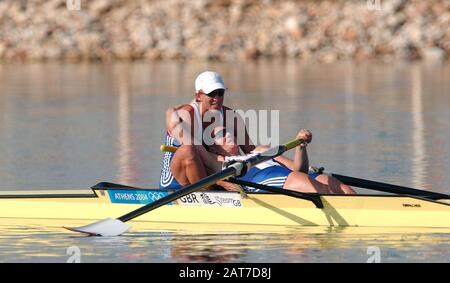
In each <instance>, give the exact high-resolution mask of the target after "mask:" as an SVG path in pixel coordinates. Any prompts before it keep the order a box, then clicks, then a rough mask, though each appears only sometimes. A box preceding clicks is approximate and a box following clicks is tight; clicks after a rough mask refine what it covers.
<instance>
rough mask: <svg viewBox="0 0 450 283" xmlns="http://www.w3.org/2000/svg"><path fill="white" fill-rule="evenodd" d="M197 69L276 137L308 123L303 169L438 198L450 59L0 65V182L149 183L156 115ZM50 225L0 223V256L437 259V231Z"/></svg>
mask: <svg viewBox="0 0 450 283" xmlns="http://www.w3.org/2000/svg"><path fill="white" fill-rule="evenodd" d="M204 69H214V70H217V71H219V72H220V73H222V74H223V76H224V78H225V81H226V84H227V86H228V89H229V91H228V93H227V94H226V103H225V104H226V105H229V106H231V107H233V108H240V109H244V110H247V109H257V110H259V109H271V110H272V109H278V110H280V131H279V132H280V134H281V137H280V141H286V140H289V139H290V138H292V136H293V135H294V134H295V133H296V132H297V131H298V130H299V129H300V128H309V129H311V130H312V131H313V134H314V140H313V142H312V143H311V145H310V146H309V147H308V148H309V153H310V162H311V163H312V164H313V165H320V166H325V168H326V169H327V171H329V172H334V173H340V174H343V175H349V176H355V177H360V178H368V179H373V180H377V181H382V182H390V183H395V184H400V185H404V186H412V187H419V188H424V189H430V190H434V191H438V192H444V193H450V188H449V187H448V186H447V184H448V183H450V174H448V172H449V170H450V144H449V135H448V133H449V132H450V110H449V105H450V81H449V80H448V78H449V77H450V65H448V64H447V65H435V66H429V65H422V64H406V63H398V64H391V65H384V64H367V63H364V64H354V63H348V62H347V63H346V62H341V63H336V64H331V65H321V64H316V65H305V64H301V63H299V62H298V61H259V62H241V63H201V62H199V63H195V62H192V63H189V64H184V63H176V62H160V63H143V62H140V63H114V64H75V65H73V64H58V63H48V64H29V65H8V64H3V65H0V180H1V183H2V186H1V187H0V190H32V189H44V188H45V189H50V188H51V189H61V190H63V189H69V188H88V187H90V186H92V185H93V184H95V183H97V182H100V181H110V182H118V183H123V184H127V185H134V186H145V187H156V186H157V182H158V180H159V172H160V165H161V163H160V159H161V156H162V154H161V152H160V151H159V145H160V144H161V143H162V141H163V137H164V113H165V110H166V109H167V108H168V107H169V106H172V105H176V104H179V103H184V102H188V101H190V100H191V98H192V96H193V92H194V86H193V82H194V79H195V77H196V75H197V74H198V73H199V72H201V71H203V70H204ZM0 223H2V222H1V221H0ZM60 226H62V225H59V226H54V227H53V228H48V227H47V228H45V229H43V228H42V227H41V226H39V225H34V226H33V225H31V226H28V225H25V224H24V225H19V224H14V225H3V224H1V225H0V255H1V257H0V258H1V261H9V262H12V261H33V262H38V261H54V262H65V261H66V260H67V257H68V256H67V248H68V247H70V246H79V247H80V249H81V252H82V260H83V261H85V262H89V261H92V262H99V261H100V262H101V261H121V262H123V261H145V262H174V261H175V262H176V261H208V262H216V261H217V262H220V261H232V262H240V261H255V262H259V261H263V262H286V261H289V262H311V261H355V262H365V261H366V260H367V257H368V255H367V247H369V246H378V247H380V248H381V251H382V255H381V256H382V257H381V259H382V261H421V260H426V261H450V258H449V256H448V254H447V253H446V251H447V250H448V248H449V242H450V241H449V233H436V232H432V233H420V234H418V233H416V232H415V231H412V232H408V233H405V231H393V232H392V231H391V232H390V233H387V234H388V236H386V233H385V232H386V231H383V233H381V232H380V231H379V230H375V231H371V232H370V233H361V230H353V229H330V230H317V229H315V230H312V229H308V228H302V229H286V230H285V231H283V232H277V231H266V230H264V231H257V232H255V231H245V232H242V231H241V229H240V228H239V229H236V230H235V231H232V232H230V231H228V232H223V233H219V234H218V233H217V232H211V233H205V232H204V231H200V232H198V233H192V231H189V232H186V231H184V230H174V229H159V230H152V231H147V230H140V229H136V230H135V231H134V232H133V233H130V234H128V235H127V236H126V237H119V238H111V239H108V238H85V237H76V236H73V235H71V234H68V233H65V232H64V231H62V230H61V228H59V227H60ZM238 231H241V232H238ZM355 231H358V233H356V232H355Z"/></svg>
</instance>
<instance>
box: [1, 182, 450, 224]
mask: <svg viewBox="0 0 450 283" xmlns="http://www.w3.org/2000/svg"><path fill="white" fill-rule="evenodd" d="M170 193H172V192H171V191H170V190H159V189H137V188H130V187H105V186H103V187H102V186H94V187H93V188H92V189H91V190H90V191H86V190H75V191H67V192H66V193H61V191H33V192H27V193H23V192H20V193H18V192H3V193H2V195H0V217H1V219H0V222H2V223H3V224H4V223H5V221H11V219H18V218H20V219H64V220H99V219H103V218H105V217H119V216H120V215H122V214H125V213H127V212H129V211H132V210H135V209H137V208H139V207H142V206H143V205H145V204H148V203H152V202H153V201H155V200H157V199H161V198H163V197H165V196H167V195H169V194H170ZM305 195H308V194H305ZM312 200H315V201H312ZM321 206H322V207H321ZM132 221H133V222H135V223H137V222H139V226H141V227H142V226H144V227H147V228H150V229H151V227H156V226H158V225H159V224H161V223H165V224H168V223H169V224H170V223H173V224H174V225H175V224H176V225H180V224H181V225H182V224H183V223H185V224H187V223H189V224H193V223H195V224H214V225H233V227H239V225H241V227H243V226H242V225H245V226H249V225H264V226H280V225H281V226H364V227H422V228H432V227H436V228H450V202H449V200H448V199H442V200H430V199H427V198H423V197H420V196H410V195H315V194H314V195H310V198H302V197H292V196H286V195H282V194H275V193H247V195H246V196H244V195H241V194H239V193H234V192H226V191H200V192H194V193H191V194H188V195H186V196H183V197H181V198H179V199H177V200H175V201H173V202H171V203H169V204H167V205H164V206H162V207H160V208H159V209H156V210H154V211H152V212H149V213H146V214H142V215H140V216H138V217H137V218H135V219H133V220H132ZM236 225H237V226H236Z"/></svg>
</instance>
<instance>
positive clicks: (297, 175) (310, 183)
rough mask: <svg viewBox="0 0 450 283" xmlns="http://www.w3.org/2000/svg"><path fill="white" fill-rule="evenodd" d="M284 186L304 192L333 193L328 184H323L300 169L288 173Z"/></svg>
mask: <svg viewBox="0 0 450 283" xmlns="http://www.w3.org/2000/svg"><path fill="white" fill-rule="evenodd" d="M283 188H285V189H288V190H293V191H299V192H302V193H322V194H329V193H333V192H332V190H331V189H330V187H329V186H328V185H326V184H322V183H320V182H318V181H316V180H314V179H313V178H311V177H310V176H308V175H307V174H305V173H303V172H299V171H293V172H291V173H290V174H289V175H288V177H287V179H286V182H285V183H284V186H283Z"/></svg>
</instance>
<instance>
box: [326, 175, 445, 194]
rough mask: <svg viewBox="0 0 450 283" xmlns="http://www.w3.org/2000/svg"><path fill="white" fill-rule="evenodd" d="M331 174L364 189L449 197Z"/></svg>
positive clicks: (350, 184) (345, 182) (347, 183)
mask: <svg viewBox="0 0 450 283" xmlns="http://www.w3.org/2000/svg"><path fill="white" fill-rule="evenodd" d="M331 176H333V177H335V178H336V179H338V180H339V181H341V182H343V183H344V184H346V185H349V186H355V187H360V188H365V189H369V190H374V191H380V192H386V193H393V194H405V195H413V196H422V197H426V198H429V199H434V200H437V199H448V198H450V196H449V195H446V194H441V193H435V192H430V191H425V190H418V189H413V188H408V187H403V186H397V185H392V184H387V183H380V182H375V181H370V180H365V179H359V178H354V177H349V176H343V175H338V174H334V173H332V174H331Z"/></svg>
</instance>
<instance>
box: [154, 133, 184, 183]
mask: <svg viewBox="0 0 450 283" xmlns="http://www.w3.org/2000/svg"><path fill="white" fill-rule="evenodd" d="M164 144H165V145H170V146H174V147H180V143H179V142H178V141H177V140H176V139H175V138H174V137H172V136H171V135H170V134H169V133H168V132H166V139H165V142H164ZM173 155H174V153H173V152H168V151H166V152H164V156H163V163H162V166H161V175H160V176H159V188H160V189H179V188H181V185H180V184H179V183H178V182H177V180H176V179H175V177H174V176H173V175H172V170H171V169H170V162H171V161H172V158H173Z"/></svg>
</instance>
